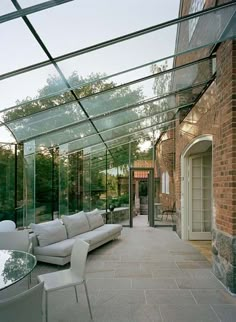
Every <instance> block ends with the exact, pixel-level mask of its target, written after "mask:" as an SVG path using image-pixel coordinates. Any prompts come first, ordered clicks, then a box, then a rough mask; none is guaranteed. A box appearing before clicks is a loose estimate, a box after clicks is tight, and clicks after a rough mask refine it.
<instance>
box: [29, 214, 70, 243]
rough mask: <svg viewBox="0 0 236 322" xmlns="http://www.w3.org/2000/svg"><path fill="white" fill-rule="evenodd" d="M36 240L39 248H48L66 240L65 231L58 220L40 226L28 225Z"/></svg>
mask: <svg viewBox="0 0 236 322" xmlns="http://www.w3.org/2000/svg"><path fill="white" fill-rule="evenodd" d="M30 228H31V229H32V230H33V232H34V233H35V235H36V236H37V238H38V242H39V246H48V245H51V244H54V243H57V242H59V241H62V240H64V239H67V236H66V229H65V227H64V226H63V225H62V223H61V221H60V220H59V219H55V220H52V221H49V222H45V223H41V224H30Z"/></svg>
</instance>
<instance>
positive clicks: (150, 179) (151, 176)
mask: <svg viewBox="0 0 236 322" xmlns="http://www.w3.org/2000/svg"><path fill="white" fill-rule="evenodd" d="M134 171H147V172H148V177H147V183H148V222H149V226H150V227H154V194H155V191H154V189H155V187H154V168H145V167H130V168H129V225H130V227H133V198H132V196H133V174H134Z"/></svg>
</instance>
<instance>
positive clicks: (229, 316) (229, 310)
mask: <svg viewBox="0 0 236 322" xmlns="http://www.w3.org/2000/svg"><path fill="white" fill-rule="evenodd" d="M212 308H213V310H214V311H215V312H216V314H217V316H218V317H219V318H220V321H221V322H235V321H236V305H230V304H228V305H227V304H225V305H216V304H214V305H212Z"/></svg>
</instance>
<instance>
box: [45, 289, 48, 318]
mask: <svg viewBox="0 0 236 322" xmlns="http://www.w3.org/2000/svg"><path fill="white" fill-rule="evenodd" d="M45 316H46V322H48V292H47V291H45Z"/></svg>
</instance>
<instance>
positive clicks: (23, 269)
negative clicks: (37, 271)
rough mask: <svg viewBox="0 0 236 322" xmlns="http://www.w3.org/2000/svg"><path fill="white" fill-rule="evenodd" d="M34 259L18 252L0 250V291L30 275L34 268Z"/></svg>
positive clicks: (30, 255) (28, 254) (32, 256)
mask: <svg viewBox="0 0 236 322" xmlns="http://www.w3.org/2000/svg"><path fill="white" fill-rule="evenodd" d="M36 263H37V260H36V257H35V256H34V255H32V254H30V253H26V252H23V251H19V250H0V290H3V289H5V288H7V287H9V286H11V285H13V284H15V283H16V282H18V281H20V280H21V279H23V278H24V277H25V276H27V275H28V274H30V273H31V272H32V270H33V269H34V267H35V266H36Z"/></svg>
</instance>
